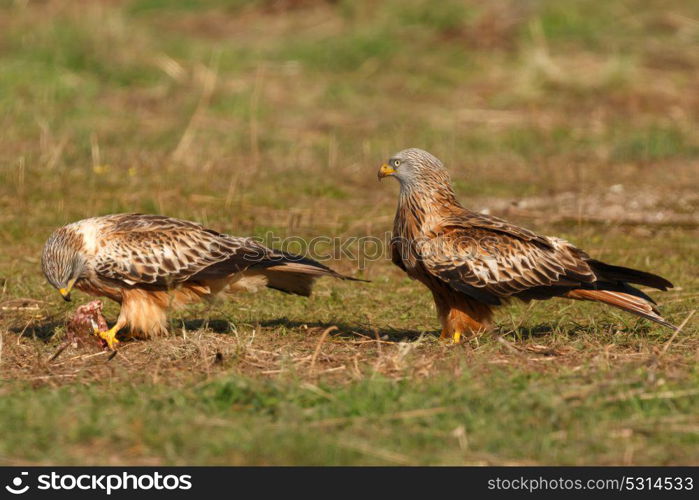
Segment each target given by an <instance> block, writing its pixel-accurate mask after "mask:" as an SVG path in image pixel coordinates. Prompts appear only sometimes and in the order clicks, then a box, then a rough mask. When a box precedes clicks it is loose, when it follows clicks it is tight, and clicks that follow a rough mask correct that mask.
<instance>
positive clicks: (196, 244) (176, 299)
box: [41, 214, 360, 349]
mask: <svg viewBox="0 0 699 500" xmlns="http://www.w3.org/2000/svg"><path fill="white" fill-rule="evenodd" d="M41 266H42V269H43V271H44V274H45V276H46V278H47V279H48V281H49V283H51V285H53V286H54V287H55V288H57V289H58V290H59V292H60V293H61V295H62V296H63V298H64V299H65V300H70V293H71V290H72V289H73V288H76V289H78V290H81V291H83V292H86V293H88V294H90V295H95V296H103V297H108V298H110V299H112V300H114V301H116V302H118V303H119V304H121V311H120V313H119V317H118V319H117V322H116V324H115V325H114V326H113V327H112V328H110V329H109V330H99V329H96V331H95V334H96V335H98V336H99V337H101V338H102V339H104V340H105V341H106V342H107V344H108V346H109V347H110V348H112V349H114V348H115V346H116V345H117V344H118V342H119V341H118V340H117V338H116V334H117V332H119V330H121V329H122V328H124V327H125V326H129V328H130V331H131V334H132V335H133V336H136V337H144V338H148V337H150V336H154V335H159V334H164V333H166V332H167V329H166V312H167V310H168V309H170V308H179V307H182V306H184V305H186V304H189V303H192V302H197V301H200V300H202V299H211V298H213V297H215V296H216V295H217V294H219V293H220V292H223V291H226V292H235V291H241V290H250V291H254V290H256V289H259V288H262V287H265V286H266V287H269V288H273V289H276V290H280V291H282V292H287V293H291V294H296V295H303V296H308V295H310V294H311V289H312V287H313V283H314V281H315V280H316V279H317V278H320V277H322V276H331V277H334V278H339V279H345V280H353V281H360V280H357V279H356V278H351V277H349V276H344V275H342V274H339V273H337V272H335V271H333V270H332V269H330V268H329V267H327V266H324V265H323V264H320V263H319V262H316V261H314V260H312V259H309V258H305V257H300V256H297V255H293V254H290V253H287V252H283V251H279V250H272V249H270V248H267V247H265V246H263V245H261V244H259V243H257V242H256V241H254V240H253V239H251V238H239V237H234V236H229V235H226V234H222V233H219V232H217V231H213V230H211V229H207V228H205V227H203V226H202V225H200V224H197V223H194V222H189V221H185V220H180V219H174V218H171V217H165V216H161V215H143V214H115V215H105V216H102V217H94V218H90V219H85V220H81V221H78V222H74V223H72V224H68V225H67V226H63V227H61V228H59V229H57V230H56V231H54V233H53V234H52V235H51V236H50V237H49V239H48V241H47V242H46V244H45V246H44V250H43V254H42V257H41Z"/></svg>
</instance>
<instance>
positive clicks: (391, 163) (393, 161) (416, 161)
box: [379, 148, 449, 187]
mask: <svg viewBox="0 0 699 500" xmlns="http://www.w3.org/2000/svg"><path fill="white" fill-rule="evenodd" d="M384 177H395V178H396V179H398V181H399V182H400V184H401V187H410V186H413V185H416V184H422V183H424V182H430V183H436V184H440V183H443V184H444V185H446V186H448V185H449V174H448V173H447V170H446V169H445V168H444V165H442V162H441V161H439V159H438V158H437V157H435V156H434V155H432V154H430V153H428V152H427V151H424V150H422V149H417V148H410V149H404V150H403V151H400V152H398V153H396V154H394V155H393V156H391V157H390V158H389V159H388V160H387V161H386V163H384V164H383V165H381V167H380V168H379V180H381V179H383V178H384Z"/></svg>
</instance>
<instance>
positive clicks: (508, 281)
mask: <svg viewBox="0 0 699 500" xmlns="http://www.w3.org/2000/svg"><path fill="white" fill-rule="evenodd" d="M378 175H379V179H381V178H383V177H387V176H391V177H395V178H396V179H398V182H399V183H400V195H399V198H398V210H397V212H396V217H395V221H394V225H393V237H392V240H391V257H392V261H393V263H394V264H395V265H397V266H398V267H400V268H401V269H402V270H403V271H405V272H406V273H407V274H408V276H410V277H411V278H413V279H416V280H418V281H419V282H421V283H422V284H423V285H425V286H426V287H427V288H429V289H430V291H431V292H432V295H433V297H434V302H435V305H436V307H437V314H438V315H439V320H440V322H441V324H442V335H441V337H442V338H448V339H453V340H454V341H455V342H458V341H459V339H460V338H461V335H463V334H466V335H474V334H476V333H478V332H481V331H484V330H486V329H488V328H489V327H490V326H491V318H492V314H493V307H494V306H498V305H501V304H502V303H503V302H504V301H507V300H508V299H510V298H512V297H516V298H518V299H521V300H524V301H526V302H528V301H530V300H532V299H537V300H544V299H550V298H552V297H565V298H569V299H578V300H590V301H596V302H602V303H604V304H608V305H611V306H614V307H618V308H619V309H623V310H624V311H628V312H630V313H633V314H636V315H638V316H641V317H644V318H647V319H649V320H652V321H655V322H656V323H660V324H661V325H664V326H667V327H670V328H675V327H674V326H673V325H671V324H670V323H668V322H667V321H666V320H665V319H663V317H662V316H660V314H659V312H658V310H657V308H656V306H655V303H654V302H653V299H651V298H650V297H649V296H648V295H646V294H645V293H643V292H642V291H640V290H638V289H636V288H634V287H633V286H631V285H630V283H633V284H638V285H645V286H649V287H652V288H657V289H660V290H667V289H668V288H671V287H672V283H670V282H669V281H668V280H666V279H664V278H661V277H660V276H656V275H654V274H650V273H647V272H644V271H637V270H635V269H628V268H625V267H620V266H614V265H610V264H605V263H604V262H600V261H598V260H595V259H592V258H590V256H589V255H587V254H586V253H585V252H583V251H582V250H580V249H578V248H576V247H574V246H573V245H571V244H570V243H568V242H567V241H565V240H562V239H560V238H554V237H548V236H541V235H538V234H536V233H534V232H532V231H529V230H527V229H524V228H521V227H518V226H515V225H513V224H510V223H508V222H507V221H504V220H502V219H498V218H496V217H491V216H487V215H483V214H479V213H475V212H472V211H470V210H468V209H466V208H464V207H463V206H461V204H460V203H459V202H458V201H457V199H456V196H455V195H454V190H453V189H452V187H451V184H450V179H449V174H448V173H447V171H446V169H445V168H444V166H443V165H442V162H441V161H439V160H438V159H437V158H435V157H434V156H432V155H431V154H430V153H428V152H426V151H422V150H420V149H406V150H404V151H401V152H399V153H397V154H395V155H394V156H393V157H391V158H390V159H389V160H388V162H387V163H384V164H383V165H381V168H380V169H379V174H378Z"/></svg>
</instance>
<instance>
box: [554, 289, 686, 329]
mask: <svg viewBox="0 0 699 500" xmlns="http://www.w3.org/2000/svg"><path fill="white" fill-rule="evenodd" d="M564 297H568V298H569V299H576V300H591V301H593V302H602V303H604V304H609V305H610V306H614V307H617V308H619V309H622V310H624V311H627V312H630V313H632V314H635V315H637V316H641V317H642V318H646V319H649V320H651V321H655V322H656V323H659V324H661V325H663V326H666V327H668V328H671V329H673V330H677V327H676V326H675V325H673V324H672V323H670V322H668V321H667V320H665V318H663V317H662V316H661V315H660V312H659V311H658V308H657V307H655V305H654V304H653V303H652V302H649V301H648V300H646V299H644V298H642V297H637V296H635V295H630V294H628V293H623V292H614V291H610V290H582V289H576V290H571V291H570V292H568V293H566V294H565V295H564Z"/></svg>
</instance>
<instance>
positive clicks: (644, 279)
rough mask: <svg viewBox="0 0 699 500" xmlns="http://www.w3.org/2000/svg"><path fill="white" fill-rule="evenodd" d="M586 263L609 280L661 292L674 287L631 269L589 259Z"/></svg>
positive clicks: (653, 275)
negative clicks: (642, 286)
mask: <svg viewBox="0 0 699 500" xmlns="http://www.w3.org/2000/svg"><path fill="white" fill-rule="evenodd" d="M587 263H588V264H589V265H590V266H592V268H593V270H594V271H596V272H598V273H600V274H602V275H603V276H604V277H605V278H608V279H611V280H616V281H625V282H629V283H635V284H637V285H645V286H649V287H652V288H656V289H658V290H662V291H663V292H665V291H667V290H668V289H669V288H674V285H673V284H672V283H671V282H670V281H669V280H667V279H665V278H663V277H662V276H658V275H657V274H653V273H649V272H646V271H639V270H638V269H631V268H629V267H623V266H615V265H612V264H607V263H606V262H601V261H599V260H595V259H590V260H588V261H587Z"/></svg>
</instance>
